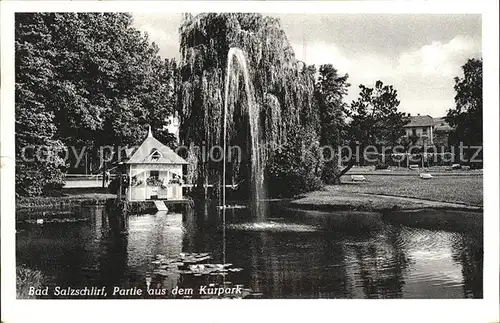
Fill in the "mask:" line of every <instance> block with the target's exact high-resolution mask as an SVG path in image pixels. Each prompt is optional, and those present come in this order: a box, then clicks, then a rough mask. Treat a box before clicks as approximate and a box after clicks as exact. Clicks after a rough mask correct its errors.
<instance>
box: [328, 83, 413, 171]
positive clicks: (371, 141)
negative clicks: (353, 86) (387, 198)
mask: <svg viewBox="0 0 500 323" xmlns="http://www.w3.org/2000/svg"><path fill="white" fill-rule="evenodd" d="M359 88H360V89H361V91H360V93H359V97H358V99H357V100H356V101H353V102H352V103H351V106H350V109H349V111H348V115H349V117H350V119H351V120H350V122H349V124H348V127H347V128H348V129H347V131H346V132H347V139H348V141H349V143H350V146H351V151H352V156H351V159H350V161H349V163H348V165H347V166H346V167H345V168H344V169H343V170H342V171H341V172H340V173H339V174H338V177H337V178H340V176H342V175H344V174H345V173H346V172H347V171H348V170H349V169H351V168H352V166H354V164H355V163H356V160H358V161H361V163H363V162H364V151H365V149H366V147H367V146H374V147H376V148H378V149H380V148H382V146H386V147H388V146H394V145H396V144H397V143H398V141H399V139H400V138H401V137H402V136H403V135H404V128H403V126H404V125H405V124H407V123H408V122H409V120H408V119H407V118H405V115H404V113H403V112H400V111H398V106H399V103H400V101H399V100H398V98H397V91H396V90H395V89H394V87H393V86H392V85H384V84H383V82H382V81H377V82H376V83H375V88H368V87H366V86H364V85H360V86H359ZM356 148H357V149H356ZM356 151H359V152H360V154H359V155H357V154H356V153H355V152H356ZM379 152H380V150H379ZM382 153H383V152H382Z"/></svg>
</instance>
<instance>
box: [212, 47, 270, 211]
mask: <svg viewBox="0 0 500 323" xmlns="http://www.w3.org/2000/svg"><path fill="white" fill-rule="evenodd" d="M234 60H236V61H237V62H238V64H239V67H240V68H241V71H242V72H243V78H244V79H243V80H244V83H245V91H246V98H247V109H248V118H249V123H250V141H251V142H250V152H251V166H250V167H251V180H250V182H251V184H250V185H251V189H250V191H251V196H250V210H251V212H252V218H253V219H257V220H264V219H265V205H264V204H263V202H262V199H264V198H265V196H264V171H263V168H264V165H263V160H262V158H261V151H260V147H261V142H260V141H261V136H260V129H259V125H260V120H259V119H260V118H259V107H258V105H257V104H256V102H255V100H254V96H253V88H252V85H251V83H250V75H249V72H248V66H247V61H246V58H245V54H244V52H243V51H242V50H241V49H239V48H234V47H233V48H230V49H229V52H228V54H227V67H226V82H225V87H224V119H223V126H222V127H223V151H224V162H223V166H222V167H223V169H222V206H223V210H225V209H226V208H227V206H226V167H227V161H226V158H227V141H228V138H227V135H228V132H227V127H228V118H231V117H232V114H233V110H229V108H228V106H229V87H230V81H231V72H232V71H233V68H235V65H234V64H233V61H234ZM223 215H224V216H225V211H223Z"/></svg>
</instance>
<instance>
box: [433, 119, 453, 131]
mask: <svg viewBox="0 0 500 323" xmlns="http://www.w3.org/2000/svg"><path fill="white" fill-rule="evenodd" d="M434 131H444V132H448V131H451V126H450V125H449V124H448V122H446V120H445V119H444V117H442V118H434Z"/></svg>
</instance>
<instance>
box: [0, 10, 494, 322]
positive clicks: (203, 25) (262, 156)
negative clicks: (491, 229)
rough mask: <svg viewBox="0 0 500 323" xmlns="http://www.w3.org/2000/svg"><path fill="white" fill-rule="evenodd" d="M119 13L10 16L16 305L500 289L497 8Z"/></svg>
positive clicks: (449, 294)
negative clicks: (489, 76) (490, 82)
mask: <svg viewBox="0 0 500 323" xmlns="http://www.w3.org/2000/svg"><path fill="white" fill-rule="evenodd" d="M264 3H265V2H264ZM138 6H140V4H138ZM332 6H334V4H332ZM496 6H497V8H498V4H497V5H496ZM113 8H115V10H118V11H109V10H99V9H96V10H93V9H92V10H90V11H89V10H82V11H79V10H76V11H72V10H58V9H57V7H54V8H53V10H49V11H45V10H28V11H26V10H23V11H20V12H13V13H12V15H13V19H12V22H13V26H12V27H11V28H12V31H13V35H12V40H13V41H14V43H13V44H12V49H13V53H14V56H15V57H14V59H13V60H12V61H13V62H15V66H11V70H10V73H12V80H13V81H14V84H13V85H12V89H13V93H12V98H13V102H12V112H11V113H12V116H13V117H12V121H13V122H12V124H11V125H10V127H11V132H12V139H13V143H12V144H11V145H12V147H13V149H12V150H11V151H12V152H13V155H8V154H5V153H4V151H2V168H3V169H2V191H3V192H2V194H4V193H5V190H6V186H5V181H4V177H5V176H7V175H6V170H7V168H8V169H9V172H10V173H9V175H8V176H11V177H12V181H11V182H12V184H13V185H12V186H11V187H9V188H8V190H10V192H9V194H11V195H10V196H12V197H13V198H12V201H14V203H15V204H14V205H13V208H12V209H11V210H10V214H4V212H3V211H2V221H4V217H7V216H8V217H9V218H11V220H10V221H12V223H13V225H12V228H13V229H14V231H15V233H14V234H12V235H13V236H14V237H13V238H12V243H13V244H12V245H11V247H12V250H13V252H12V253H13V256H14V259H15V260H14V259H12V261H13V262H12V264H15V298H16V299H17V300H32V301H35V302H36V300H67V299H71V300H123V299H127V300H156V301H158V300H174V299H175V300H183V303H184V302H187V303H189V302H195V301H194V300H198V301H200V300H206V299H207V300H208V299H211V300H213V299H218V300H224V299H241V300H242V301H239V302H243V303H245V302H251V301H246V300H248V299H259V300H277V299H287V300H303V299H330V300H334V299H336V300H338V299H343V300H347V299H349V300H356V299H357V300H360V299H379V300H380V299H406V300H409V299H420V300H424V299H425V300H436V299H479V300H483V299H484V298H485V297H486V296H485V295H486V294H487V293H486V291H485V288H487V287H486V286H487V284H488V281H487V279H486V278H485V277H486V274H485V267H486V265H485V262H486V261H487V257H486V254H485V248H487V247H485V231H486V230H487V225H486V224H485V223H486V222H485V218H486V217H488V212H485V210H488V208H487V207H486V206H485V205H486V202H485V191H487V190H488V186H486V184H485V181H487V177H488V176H491V175H489V174H494V173H489V172H488V171H487V168H486V167H487V166H486V165H488V163H489V160H488V159H487V158H485V156H492V155H491V151H489V152H488V148H487V147H484V146H485V144H484V142H485V141H484V136H489V132H488V131H487V130H485V129H486V128H485V126H484V125H483V122H486V121H485V120H487V117H485V116H486V115H487V113H488V111H487V110H490V109H493V110H494V111H496V112H495V113H497V115H498V98H497V99H496V100H497V101H491V100H490V101H488V102H496V104H497V105H496V106H491V104H489V105H488V104H485V113H484V114H483V97H484V93H483V85H485V86H487V85H486V83H485V78H484V76H483V63H484V62H485V59H484V58H483V57H485V53H484V48H485V42H487V39H486V38H485V37H484V28H483V26H484V17H483V15H482V14H481V13H480V12H479V13H477V12H476V13H474V12H473V13H463V12H462V13H454V12H452V13H442V12H440V13H408V12H403V13H392V12H388V13H364V12H363V11H362V10H359V12H354V13H353V12H349V13H341V12H311V13H307V12H305V13H298V12H287V10H286V8H285V7H283V12H281V13H280V12H267V11H266V10H262V11H255V12H247V11H246V10H241V12H238V11H227V12H224V11H217V10H213V11H211V10H206V11H200V12H196V13H195V12H193V11H192V10H191V11H190V10H186V11H184V12H169V11H165V12H162V11H161V10H158V11H157V12H151V11H150V12H141V11H133V10H123V9H120V6H118V5H116V6H114V7H113ZM360 8H361V7H360ZM193 9H195V8H193ZM496 19H498V16H497V17H496ZM497 26H498V25H497ZM4 39H5V38H4ZM9 39H10V38H9ZM497 43H498V40H497ZM2 46H3V44H2ZM496 50H497V51H498V49H496ZM497 53H498V52H497ZM5 55H8V54H6V51H3V52H2V56H5ZM496 55H498V54H496ZM490 57H491V56H490ZM2 58H4V57H2ZM497 58H498V56H497ZM495 64H496V65H495V66H496V70H495V73H497V74H496V75H497V76H498V62H496V63H495ZM4 71H5V66H4V65H3V64H2V74H3V73H4ZM485 73H486V70H485ZM495 82H496V83H498V80H497V81H495ZM2 83H3V85H4V84H5V82H4V81H2ZM496 86H497V88H498V84H497V85H496ZM2 96H4V93H2ZM496 96H498V93H496ZM3 109H4V108H3V107H2V111H3ZM497 121H498V119H497ZM4 122H5V119H4V118H3V117H2V127H3V126H4V125H5V124H4ZM496 127H497V128H496V129H493V132H491V134H492V135H494V134H496V137H498V125H496ZM490 129H491V128H490ZM483 134H484V135H483ZM2 137H4V133H2ZM4 139H5V138H2V145H4ZM488 140H489V139H488ZM494 140H498V138H496V139H494ZM489 142H490V143H491V142H492V141H491V140H490V141H489ZM496 143H497V148H495V149H496V153H495V154H496V158H497V160H496V161H495V163H496V164H495V165H497V168H498V150H497V149H498V141H496ZM2 148H4V147H2ZM487 154H488V155H487ZM9 156H12V157H11V158H10V160H9V158H8V157H9ZM4 157H6V158H4ZM7 165H8V166H7ZM489 165H490V167H491V164H489ZM4 166H5V167H4ZM496 174H497V175H498V170H497V173H496ZM490 180H491V178H490ZM497 180H498V178H497V179H495V181H497ZM494 185H496V186H491V187H496V188H498V184H494ZM491 192H492V191H490V192H489V193H490V194H491ZM493 193H494V192H493ZM496 193H498V191H497V192H496ZM493 195H494V194H493ZM3 196H4V195H3ZM490 196H491V195H490ZM497 196H498V195H497ZM4 203H5V200H4V199H3V197H2V204H4ZM496 203H497V204H498V202H496ZM14 209H15V211H14ZM2 210H4V209H2ZM490 210H494V209H490ZM497 210H498V209H497ZM490 215H491V216H494V217H496V220H494V221H496V222H490V223H496V224H497V226H498V213H496V214H490ZM488 221H489V220H488ZM2 227H5V225H4V224H2ZM2 232H3V230H2ZM4 237H5V235H4ZM490 238H491V236H490ZM495 239H496V240H495ZM493 241H496V245H495V246H494V248H496V249H494V250H496V253H498V232H497V233H496V236H495V238H494V240H493ZM2 242H4V241H2ZM14 249H15V251H14ZM489 250H490V251H491V249H489ZM496 257H498V255H496ZM496 261H498V258H496ZM5 265H6V264H5V263H4V261H3V259H2V268H4V266H5ZM496 270H497V273H496V279H498V263H496ZM2 279H3V277H2ZM496 282H497V283H498V280H496ZM12 284H13V282H12ZM497 285H498V284H497ZM495 288H497V289H496V298H497V301H498V286H496V287H495ZM490 296H491V293H490ZM60 304H63V303H60ZM167 304H168V302H167ZM197 304H198V303H197ZM225 304H230V303H225ZM238 304H240V303H238ZM332 304H335V303H332ZM59 306H61V305H59ZM417 314H418V313H417ZM165 318H168V317H165ZM3 319H4V318H2V320H3ZM5 322H9V321H7V320H6V321H5ZM480 322H482V321H480Z"/></svg>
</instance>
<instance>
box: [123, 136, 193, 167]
mask: <svg viewBox="0 0 500 323" xmlns="http://www.w3.org/2000/svg"><path fill="white" fill-rule="evenodd" d="M155 152H157V153H155ZM154 157H157V158H154ZM125 164H173V165H183V164H188V162H187V161H186V160H185V159H184V158H182V157H181V156H179V155H177V154H176V153H175V152H174V151H173V150H172V149H170V148H169V147H167V146H165V145H164V144H162V143H161V142H160V141H159V140H158V139H156V138H154V137H153V135H152V134H151V130H150V131H149V134H148V137H147V138H146V140H144V141H143V143H142V144H141V145H140V146H139V147H138V148H137V149H136V150H135V151H134V152H133V153H132V156H131V157H130V158H129V160H128V161H126V162H125Z"/></svg>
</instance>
